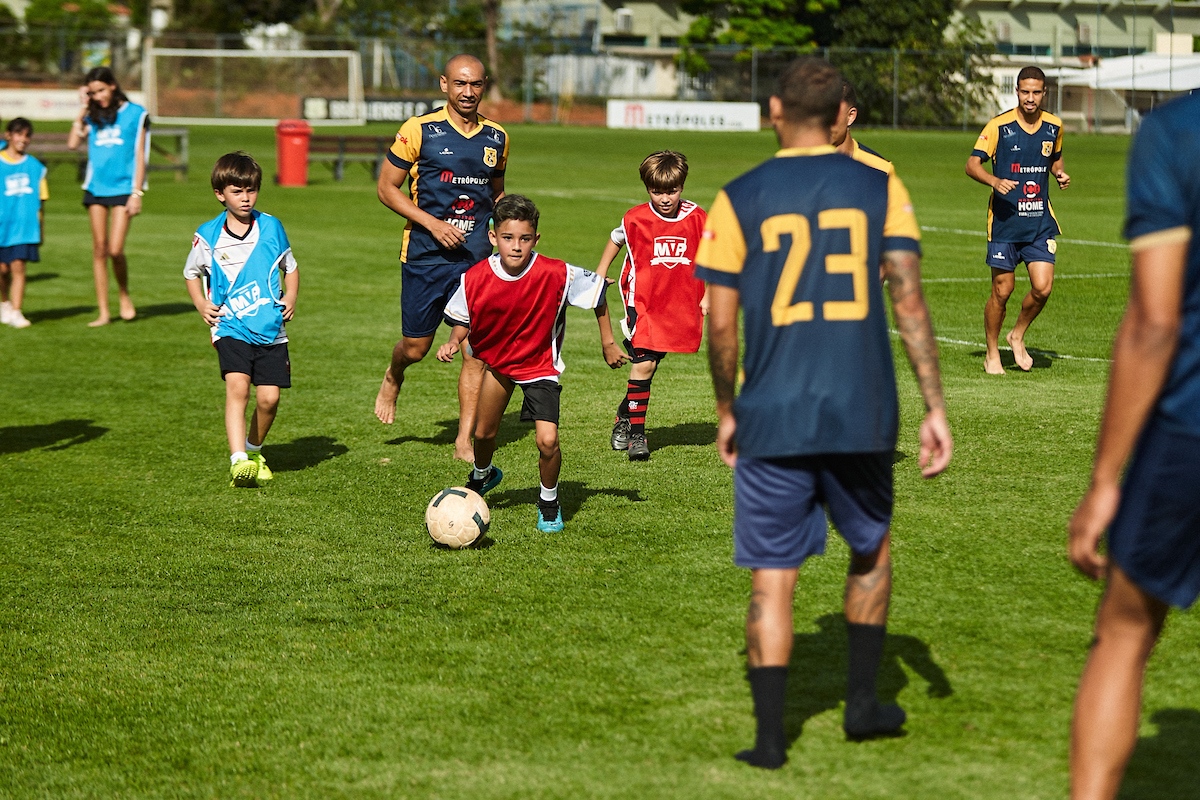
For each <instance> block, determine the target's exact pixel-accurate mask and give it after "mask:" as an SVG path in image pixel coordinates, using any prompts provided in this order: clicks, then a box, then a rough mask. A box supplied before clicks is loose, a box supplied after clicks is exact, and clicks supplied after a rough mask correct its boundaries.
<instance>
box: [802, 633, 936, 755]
mask: <svg viewBox="0 0 1200 800" xmlns="http://www.w3.org/2000/svg"><path fill="white" fill-rule="evenodd" d="M815 624H816V626H817V629H818V630H817V632H816V633H797V634H796V638H795V642H794V644H793V645H792V658H791V662H790V663H789V665H788V666H789V669H788V683H787V702H786V705H785V706H784V715H783V724H784V729H785V730H786V732H787V737H788V741H789V742H794V741H795V740H796V739H798V738H800V733H801V731H802V730H803V728H804V723H805V722H807V721H808V720H809V719H810V718H812V717H815V716H817V715H818V714H823V713H824V712H826V711H830V710H833V709H836V708H838V707H839V706H841V704H842V701H843V700H844V699H845V696H846V670H847V662H846V618H845V617H844V616H842V615H841V614H826V615H825V616H823V617H819V618H817V619H816V620H815ZM901 661H903V662H904V663H905V664H907V665H908V666H909V668H910V669H911V670H913V671H914V672H916V673H917V674H918V675H920V676H921V677H922V678H923V679H924V680H925V681H926V682H927V683H928V684H929V688H928V690H927V693H928V695H929V696H930V697H949V696H950V695H952V694H953V693H954V690H953V689H951V687H950V681H949V680H948V679H947V678H946V673H945V672H943V671H942V668H941V667H939V666H938V665H937V663H936V662H934V660H933V657H932V656H931V655H930V654H929V645H927V644H925V643H924V642H922V641H921V640H920V639H918V638H917V637H915V636H906V635H904V634H896V633H889V634H888V635H887V639H886V640H885V642H884V645H883V661H882V662H881V663H880V665H879V683H878V687H879V701H880V702H881V703H894V702H896V697H897V696H898V695H899V694H900V692H901V690H903V689H904V687H906V686H907V685H908V676H907V675H906V674H905V673H904V669H903V668H902V667H901V666H900V662H901Z"/></svg>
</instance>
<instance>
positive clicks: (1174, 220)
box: [1125, 94, 1200, 435]
mask: <svg viewBox="0 0 1200 800" xmlns="http://www.w3.org/2000/svg"><path fill="white" fill-rule="evenodd" d="M1197 131H1200V94H1193V95H1190V96H1187V97H1182V98H1180V99H1178V100H1174V101H1172V102H1170V103H1167V104H1166V105H1163V106H1160V107H1158V108H1157V109H1155V110H1154V112H1153V113H1151V114H1150V115H1148V116H1147V117H1145V118H1144V119H1143V120H1142V125H1141V128H1140V129H1139V130H1138V133H1137V136H1136V137H1134V140H1133V145H1132V146H1131V148H1130V150H1129V164H1128V167H1127V173H1126V178H1125V185H1126V193H1127V195H1128V201H1127V202H1128V208H1127V209H1126V212H1125V214H1126V215H1125V236H1126V238H1128V239H1129V246H1130V249H1132V250H1133V251H1134V252H1135V253H1136V252H1137V251H1139V250H1144V249H1146V248H1150V247H1154V246H1157V245H1162V244H1178V243H1180V242H1187V243H1188V250H1187V272H1186V275H1185V277H1184V293H1183V319H1182V324H1181V326H1180V330H1179V342H1178V345H1177V347H1176V351H1175V359H1174V361H1173V362H1172V364H1171V371H1170V373H1169V375H1168V377H1167V382H1166V385H1165V386H1164V387H1163V391H1162V394H1160V395H1159V399H1158V403H1157V405H1156V407H1155V415H1156V416H1158V417H1161V418H1165V419H1166V420H1168V421H1169V422H1173V423H1175V424H1176V425H1177V426H1180V427H1182V428H1183V429H1184V430H1186V431H1188V432H1190V433H1191V434H1192V435H1200V239H1198V238H1197V236H1196V232H1197V231H1200V139H1198V138H1197V133H1196V132H1197Z"/></svg>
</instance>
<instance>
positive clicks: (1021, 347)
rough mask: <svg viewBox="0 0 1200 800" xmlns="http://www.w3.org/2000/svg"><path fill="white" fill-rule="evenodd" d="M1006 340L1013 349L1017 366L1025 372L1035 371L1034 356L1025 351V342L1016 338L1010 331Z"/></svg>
mask: <svg viewBox="0 0 1200 800" xmlns="http://www.w3.org/2000/svg"><path fill="white" fill-rule="evenodd" d="M1004 338H1005V339H1007V340H1008V346H1009V347H1011V348H1012V351H1013V360H1014V361H1016V362H1017V366H1018V367H1020V368H1021V369H1022V370H1024V371H1025V372H1029V370H1031V369H1033V356H1031V355H1029V351H1028V350H1026V349H1025V340H1024V339H1016V338H1014V337H1013V332H1012V331H1009V332H1008V335H1007V336H1005V337H1004Z"/></svg>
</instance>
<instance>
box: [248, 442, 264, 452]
mask: <svg viewBox="0 0 1200 800" xmlns="http://www.w3.org/2000/svg"><path fill="white" fill-rule="evenodd" d="M246 452H247V453H261V452H262V445H261V444H250V440H249V439H247V440H246Z"/></svg>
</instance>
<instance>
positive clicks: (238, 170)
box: [212, 150, 262, 192]
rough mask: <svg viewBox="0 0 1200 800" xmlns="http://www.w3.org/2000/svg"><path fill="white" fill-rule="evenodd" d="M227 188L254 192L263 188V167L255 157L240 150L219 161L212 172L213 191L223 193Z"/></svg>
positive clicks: (224, 156)
mask: <svg viewBox="0 0 1200 800" xmlns="http://www.w3.org/2000/svg"><path fill="white" fill-rule="evenodd" d="M227 186H238V187H241V188H245V189H254V190H258V189H260V188H262V167H260V166H259V165H258V162H257V161H255V160H254V156H252V155H250V154H249V153H246V152H243V151H241V150H238V151H237V152H236V153H226V154H225V155H223V156H221V157H220V158H218V159H217V163H216V166H214V167H213V171H212V188H213V191H215V192H223V191H225V188H226V187H227Z"/></svg>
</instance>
